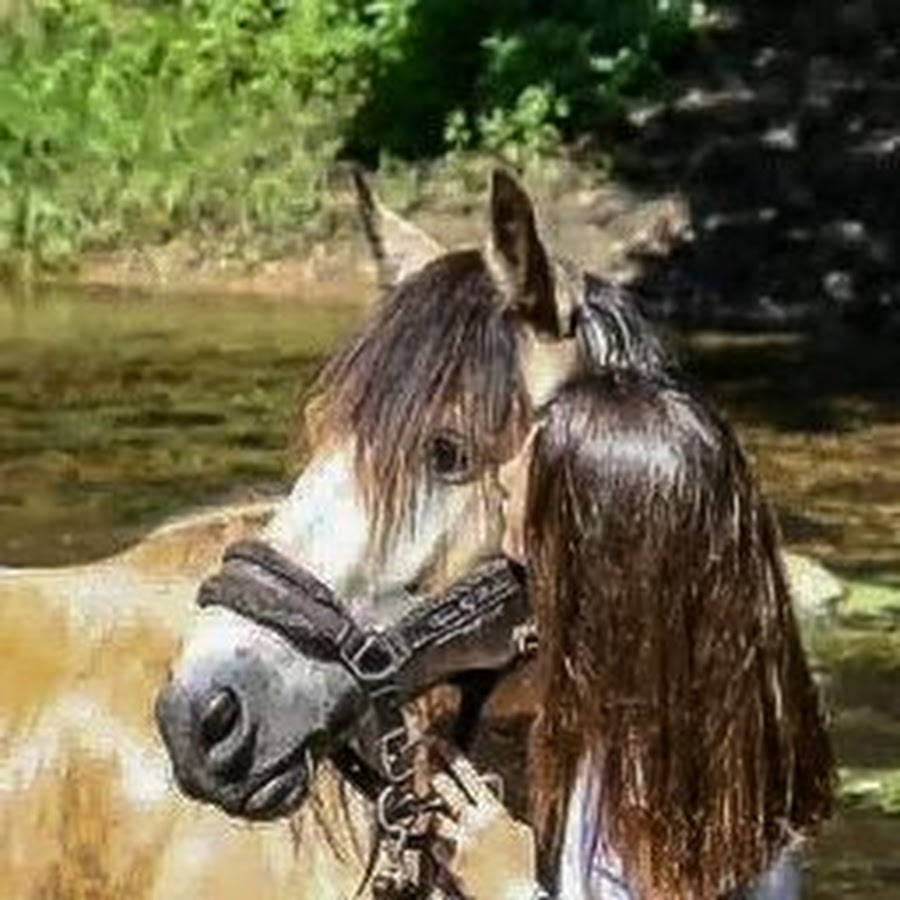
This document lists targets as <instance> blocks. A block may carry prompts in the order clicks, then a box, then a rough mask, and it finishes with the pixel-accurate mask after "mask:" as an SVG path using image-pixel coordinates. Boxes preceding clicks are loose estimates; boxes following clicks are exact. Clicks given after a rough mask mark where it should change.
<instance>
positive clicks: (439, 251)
mask: <svg viewBox="0 0 900 900" xmlns="http://www.w3.org/2000/svg"><path fill="white" fill-rule="evenodd" d="M352 172H353V184H354V186H355V188H356V200H357V206H358V208H359V215H360V218H361V219H362V225H363V230H364V231H365V233H366V238H367V239H368V242H369V247H370V248H371V250H372V255H373V256H374V257H375V264H376V266H377V267H378V283H379V286H380V287H381V289H382V290H384V291H389V290H391V289H392V288H394V287H396V286H397V285H398V284H399V283H400V282H401V281H403V279H404V278H406V277H407V276H409V275H412V273H413V272H417V271H418V270H419V269H422V268H424V267H425V266H426V265H427V264H428V263H430V262H431V261H432V260H433V259H436V258H437V257H439V256H442V255H443V254H444V253H445V252H446V251H445V250H444V248H443V247H442V246H441V245H440V244H439V243H438V242H437V241H436V240H434V239H433V238H432V237H430V236H429V235H427V234H426V233H425V232H424V231H422V229H421V228H419V227H418V226H416V225H413V223H412V222H407V221H406V219H403V218H401V217H400V216H398V215H397V213H395V212H393V211H391V210H390V209H388V208H387V207H386V206H385V205H384V204H383V203H382V202H381V201H380V200H379V199H378V197H377V196H376V195H375V192H374V191H373V190H372V189H371V188H370V187H369V184H368V182H367V181H366V179H365V177H364V176H363V174H362V172H361V171H360V170H359V169H358V168H355V167H354V168H353V170H352Z"/></svg>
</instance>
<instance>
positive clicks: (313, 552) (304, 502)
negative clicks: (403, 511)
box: [263, 442, 369, 596]
mask: <svg viewBox="0 0 900 900" xmlns="http://www.w3.org/2000/svg"><path fill="white" fill-rule="evenodd" d="M263 539H264V540H266V541H268V542H269V543H271V544H272V545H273V546H275V547H277V548H278V549H279V550H280V551H281V552H282V553H284V555H285V556H287V557H288V558H289V559H292V560H294V561H295V562H297V563H299V564H301V565H303V566H305V567H306V568H307V569H308V570H309V571H310V572H312V573H313V574H314V575H315V576H316V577H317V578H318V579H319V580H320V581H322V582H323V583H324V584H327V585H328V586H329V587H330V588H331V589H332V590H333V591H335V593H337V594H338V596H346V595H347V594H348V593H350V592H352V591H353V590H355V589H356V588H357V587H358V585H359V584H360V582H361V580H362V576H363V573H364V571H365V560H366V551H367V549H368V545H369V517H368V514H367V512H366V509H365V505H364V504H363V499H362V495H361V492H360V490H359V485H358V484H357V480H356V467H355V466H354V453H353V447H352V445H351V444H350V443H349V442H347V443H344V444H341V445H338V446H336V447H334V448H333V449H331V450H330V452H328V453H327V454H322V455H319V456H317V457H316V458H315V459H313V460H312V462H311V463H310V465H309V466H308V467H307V468H306V470H305V471H304V472H303V474H302V475H301V476H300V477H299V478H298V479H297V482H296V483H295V484H294V488H293V490H292V491H291V494H290V496H289V497H288V498H287V499H286V500H285V501H284V503H283V504H282V505H281V506H280V508H279V509H278V511H277V512H276V513H275V516H274V517H273V519H272V521H271V522H270V523H269V525H268V527H267V528H266V531H265V534H264V536H263Z"/></svg>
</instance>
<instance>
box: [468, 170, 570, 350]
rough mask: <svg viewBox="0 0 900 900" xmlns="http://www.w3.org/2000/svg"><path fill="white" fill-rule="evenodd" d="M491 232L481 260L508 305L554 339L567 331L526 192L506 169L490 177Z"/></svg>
mask: <svg viewBox="0 0 900 900" xmlns="http://www.w3.org/2000/svg"><path fill="white" fill-rule="evenodd" d="M490 217H491V218H490V234H489V236H488V245H487V251H486V253H485V258H486V260H487V263H488V267H489V268H490V270H491V274H492V275H493V277H494V281H495V282H496V283H497V286H498V287H499V288H500V290H501V292H502V293H503V296H504V298H505V300H506V303H507V304H508V305H509V306H511V307H513V308H515V309H516V310H518V311H519V313H520V314H521V315H522V317H523V318H524V319H526V320H527V321H528V322H530V323H531V325H532V326H533V327H534V329H535V330H536V331H538V332H541V333H542V334H545V335H549V336H552V337H562V336H564V335H567V334H568V333H569V331H570V329H569V328H568V325H567V322H566V321H565V320H566V319H568V318H569V316H568V315H567V314H566V312H565V311H564V310H562V309H561V308H560V303H559V299H558V297H557V291H556V287H555V284H554V277H553V268H552V265H551V262H550V255H549V253H548V252H547V248H546V247H545V246H544V242H543V241H542V240H541V236H540V233H539V231H538V225H537V217H536V216H535V212H534V206H533V205H532V202H531V198H530V197H529V196H528V193H527V192H526V190H525V188H524V187H522V185H521V184H520V183H519V181H518V180H517V179H516V178H515V177H514V176H513V175H511V174H510V173H509V172H508V171H506V170H505V169H495V170H494V171H493V173H492V174H491V209H490Z"/></svg>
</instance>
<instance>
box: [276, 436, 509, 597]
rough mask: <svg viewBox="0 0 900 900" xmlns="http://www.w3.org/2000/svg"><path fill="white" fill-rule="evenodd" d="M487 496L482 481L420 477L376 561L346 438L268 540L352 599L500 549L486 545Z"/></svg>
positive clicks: (313, 472) (308, 476) (296, 495)
mask: <svg viewBox="0 0 900 900" xmlns="http://www.w3.org/2000/svg"><path fill="white" fill-rule="evenodd" d="M423 480H424V476H423ZM483 501H484V495H483V492H482V491H481V489H480V487H479V486H478V485H469V484H465V485H440V484H439V485H434V486H432V487H431V488H430V489H429V488H427V487H426V485H425V484H424V483H423V484H422V485H421V489H420V490H419V491H418V495H417V501H416V504H415V507H414V508H413V509H412V511H411V513H410V515H409V516H408V517H407V518H406V519H405V520H404V521H402V522H400V523H399V525H398V527H397V528H396V529H395V535H394V537H393V539H392V540H391V542H390V544H389V546H388V548H387V552H386V554H385V556H384V558H383V559H379V560H378V562H377V564H373V559H374V558H375V556H374V554H373V552H372V551H373V546H372V540H371V533H372V531H373V529H372V527H371V522H370V518H369V511H368V510H367V509H366V507H365V504H364V503H363V501H362V496H361V491H360V489H359V485H358V483H357V479H356V468H355V466H354V453H353V449H352V446H351V445H350V444H343V445H340V446H338V447H336V448H334V449H333V450H331V451H329V452H327V454H323V455H320V456H318V457H316V458H315V459H313V461H312V462H311V463H310V465H309V467H308V468H307V469H306V471H304V473H303V474H302V475H301V476H300V478H299V479H298V480H297V482H296V484H295V485H294V488H293V490H292V491H291V494H290V496H289V497H288V498H287V499H286V500H285V502H284V503H283V504H282V506H281V507H280V509H279V510H278V512H277V513H276V514H275V516H274V518H273V519H272V521H271V522H270V523H269V526H268V528H267V529H266V532H265V534H264V540H267V541H269V542H270V543H271V544H272V545H273V546H275V547H277V548H278V549H279V550H280V551H281V552H282V553H284V554H285V555H286V556H287V557H288V558H289V559H292V560H293V561H294V562H296V563H298V564H299V565H302V566H304V567H305V568H306V569H307V570H308V571H310V572H312V573H313V574H314V575H315V576H316V577H317V578H318V579H319V580H320V581H322V582H323V583H324V584H327V585H328V586H329V587H330V588H331V589H332V590H333V591H334V592H335V593H336V594H337V595H338V596H339V597H341V598H343V599H345V600H346V601H348V602H351V601H352V600H354V599H359V598H365V597H368V596H372V595H374V594H390V593H391V592H392V591H396V590H399V589H402V588H403V587H405V586H406V585H408V584H410V583H411V582H414V581H416V580H418V579H419V577H420V576H421V574H422V572H423V571H424V570H425V569H426V568H429V567H431V566H432V565H433V564H438V565H441V564H442V565H443V570H444V571H443V572H442V574H445V575H447V576H451V575H453V574H458V573H459V571H460V570H459V569H458V568H457V567H458V566H459V565H462V564H466V563H470V562H471V561H472V559H473V557H476V556H478V555H481V554H483V553H487V552H492V551H494V550H496V549H497V547H496V546H484V545H485V543H491V542H492V540H493V534H494V531H495V530H496V529H494V528H491V527H490V524H489V523H488V521H487V518H488V516H486V515H485V513H484V502H483ZM493 543H496V541H495V540H493ZM474 544H480V545H481V546H478V547H476V546H473V545H474ZM460 557H464V559H462V558H460Z"/></svg>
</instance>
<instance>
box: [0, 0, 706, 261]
mask: <svg viewBox="0 0 900 900" xmlns="http://www.w3.org/2000/svg"><path fill="white" fill-rule="evenodd" d="M20 6H21V7H22V9H20V10H19V13H18V15H16V16H11V17H10V18H9V19H8V20H7V21H6V22H5V23H0V255H2V256H3V257H4V258H6V259H9V258H10V256H15V255H20V256H24V257H27V258H28V259H33V260H37V261H38V262H39V263H43V264H46V263H51V264H52V263H53V262H55V261H59V260H65V259H67V258H71V257H73V256H75V255H77V253H78V251H80V250H81V249H82V248H84V247H86V246H92V247H98V246H99V247H102V246H113V245H120V244H122V243H125V242H132V243H134V242H138V243H142V242H154V241H163V240H166V239H169V238H171V237H172V236H174V235H177V234H180V233H184V232H195V231H198V230H199V231H202V232H204V233H212V234H218V233H220V232H224V231H229V232H232V233H234V234H236V235H237V236H238V239H239V241H240V240H242V239H246V240H257V239H259V237H260V236H265V235H269V234H273V233H276V232H279V231H284V230H291V229H298V228H299V229H302V228H304V227H307V226H308V224H309V223H310V222H311V221H312V220H313V219H314V218H315V216H316V214H317V212H318V210H319V208H320V205H321V203H322V197H323V191H322V185H323V177H324V174H325V173H326V172H327V171H328V169H329V166H330V163H331V162H332V161H333V160H334V159H335V158H336V156H337V155H338V154H340V153H343V154H344V155H351V156H354V157H357V158H360V157H361V158H364V159H366V158H367V159H369V160H377V159H379V158H381V155H382V154H385V153H386V154H388V155H390V156H392V157H395V158H403V159H410V158H420V157H422V156H434V155H440V154H441V153H443V152H445V151H446V150H447V149H454V150H461V149H466V150H476V151H477V150H479V149H487V150H490V151H492V152H499V153H503V154H504V155H506V156H508V157H510V158H511V159H512V160H513V161H521V160H523V159H526V158H533V157H539V156H541V155H543V154H546V153H548V152H550V151H552V150H553V149H554V148H556V147H557V146H558V145H559V142H560V141H561V140H563V139H565V138H567V137H570V136H572V135H575V134H578V133H580V132H583V131H585V130H589V129H590V128H592V127H594V126H595V125H596V123H597V122H598V121H600V120H601V119H602V118H603V117H604V116H608V115H609V114H610V113H611V112H612V111H615V109H616V108H617V107H618V105H619V104H620V102H621V99H622V97H624V96H626V95H627V94H628V93H629V92H633V91H639V90H644V89H646V86H647V85H648V84H649V83H650V79H652V77H653V76H654V74H655V72H656V70H657V67H658V64H659V60H661V59H664V57H665V55H666V53H668V52H669V50H670V49H671V47H672V46H674V45H677V44H678V43H679V42H680V41H682V40H683V38H684V35H685V34H686V33H687V28H688V24H689V12H688V7H687V4H686V2H685V0H669V2H665V0H560V2H556V3H553V4H550V3H546V2H538V0H493V2H491V3H484V2H482V0H455V2H448V0H302V2H301V0H156V2H153V0H144V2H138V0H131V2H121V0H118V2H116V0H33V2H32V3H31V4H30V5H25V4H24V3H23V4H20ZM23 10H24V11H23Z"/></svg>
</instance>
